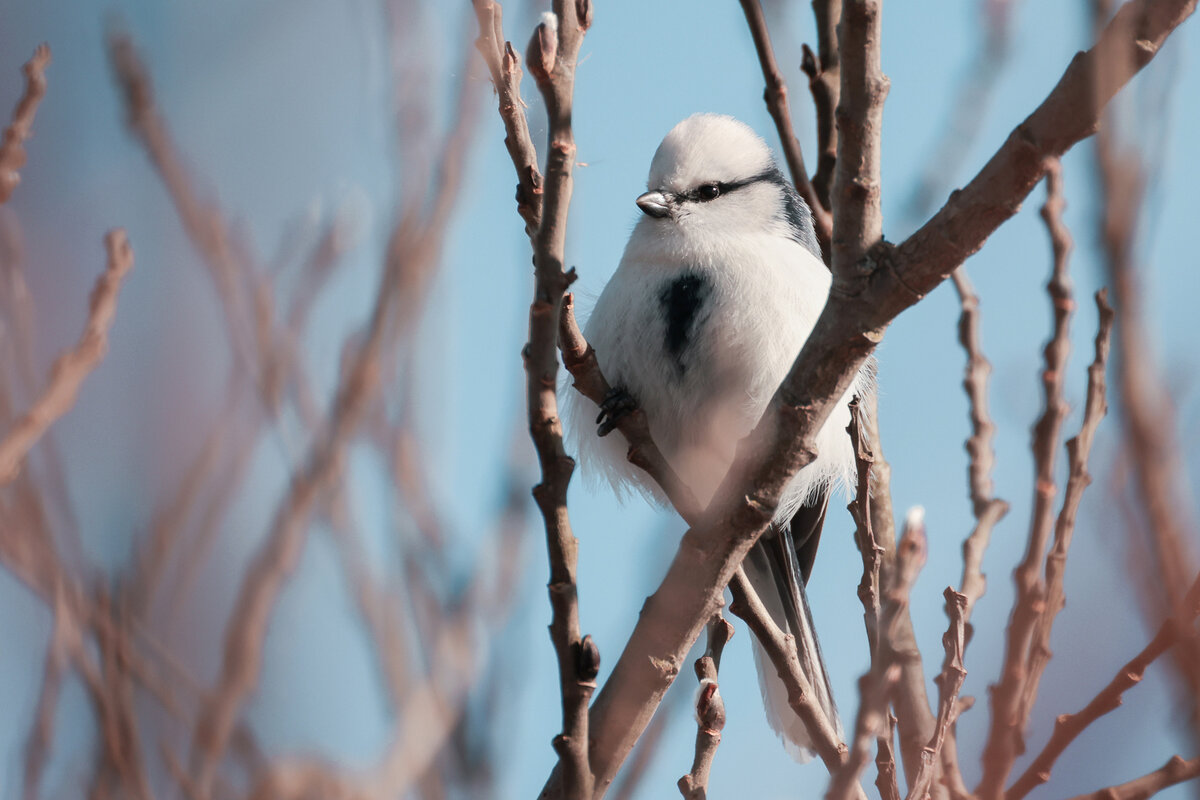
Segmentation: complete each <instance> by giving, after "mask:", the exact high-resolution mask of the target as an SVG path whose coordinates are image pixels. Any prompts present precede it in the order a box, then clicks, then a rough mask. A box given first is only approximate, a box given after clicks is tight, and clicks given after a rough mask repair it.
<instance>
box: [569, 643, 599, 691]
mask: <svg viewBox="0 0 1200 800" xmlns="http://www.w3.org/2000/svg"><path fill="white" fill-rule="evenodd" d="M575 674H576V675H578V676H579V680H581V681H583V682H585V683H591V682H593V681H595V680H596V676H597V675H599V674H600V648H598V647H596V643H595V641H593V640H592V636H591V634H588V635H587V636H584V637H583V641H581V642H580V643H579V654H578V656H577V658H576V661H575Z"/></svg>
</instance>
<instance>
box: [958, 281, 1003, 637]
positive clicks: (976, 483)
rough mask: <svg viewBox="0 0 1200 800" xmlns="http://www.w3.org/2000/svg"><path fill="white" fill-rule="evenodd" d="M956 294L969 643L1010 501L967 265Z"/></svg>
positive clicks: (964, 582)
mask: <svg viewBox="0 0 1200 800" xmlns="http://www.w3.org/2000/svg"><path fill="white" fill-rule="evenodd" d="M950 277H951V278H952V279H953V280H954V288H955V289H956V290H957V291H958V298H959V302H960V303H961V304H962V312H961V313H960V315H959V318H958V341H959V342H960V343H961V344H962V346H963V349H964V350H966V351H967V367H966V370H965V373H964V375H963V389H964V390H965V391H966V393H967V400H968V401H969V404H970V408H971V437H970V438H969V439H967V444H966V448H967V453H968V454H969V455H970V457H971V464H970V470H969V476H970V478H969V484H970V492H971V507H972V509H973V510H974V514H975V529H974V530H972V531H971V534H970V536H968V537H967V539H966V540H965V541H964V542H963V574H962V589H961V591H962V594H963V596H964V597H966V598H967V600H966V607H965V608H964V609H963V619H964V620H965V621H966V625H967V641H968V642H969V641H970V640H971V623H970V619H971V611H972V610H973V609H974V607H975V603H976V602H977V601H978V600H979V598H981V597H983V594H984V592H985V591H987V579H986V576H985V575H984V574H983V554H984V552H985V551H986V550H987V546H988V542H989V541H990V540H991V538H992V529H993V528H994V527H995V526H996V524H997V523H999V522H1000V520H1001V519H1003V518H1004V515H1005V514H1007V513H1008V503H1006V502H1005V501H1003V500H1001V499H999V498H997V497H994V496H993V495H992V476H991V472H992V467H993V465H994V463H995V451H994V450H993V449H992V439H993V437H994V436H995V433H996V426H995V424H993V422H992V419H991V416H990V415H989V413H988V398H987V381H988V375H989V374H990V373H991V371H992V365H991V364H990V363H989V362H988V360H987V358H986V357H985V356H984V355H983V346H982V342H981V335H980V323H979V296H978V295H977V294H975V290H974V288H973V287H972V286H971V281H970V279H969V278H968V277H967V271H966V267H959V268H958V269H956V270H954V272H953V273H952V274H951V276H950Z"/></svg>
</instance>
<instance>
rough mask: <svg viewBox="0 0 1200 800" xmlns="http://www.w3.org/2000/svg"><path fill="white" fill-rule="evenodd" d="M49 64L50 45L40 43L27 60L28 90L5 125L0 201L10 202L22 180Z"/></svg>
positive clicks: (0, 149)
mask: <svg viewBox="0 0 1200 800" xmlns="http://www.w3.org/2000/svg"><path fill="white" fill-rule="evenodd" d="M49 64H50V45H48V44H39V45H38V46H37V49H36V50H34V51H33V57H32V58H30V59H29V60H28V61H26V62H25V66H24V67H22V70H21V71H22V72H24V73H25V93H24V94H23V95H21V99H20V100H18V101H17V106H16V108H14V109H13V115H12V122H11V123H9V125H8V127H7V128H5V129H4V140H3V142H0V203H7V202H8V199H9V198H10V197H12V193H13V191H14V190H16V188H17V186H18V185H19V184H20V183H21V173H20V172H19V170H20V169H21V167H23V166H25V140H26V139H28V138H29V134H30V133H32V132H33V118H34V116H35V115H36V114H37V108H38V104H39V103H40V102H42V97H43V96H45V94H46V67H47V66H48V65H49Z"/></svg>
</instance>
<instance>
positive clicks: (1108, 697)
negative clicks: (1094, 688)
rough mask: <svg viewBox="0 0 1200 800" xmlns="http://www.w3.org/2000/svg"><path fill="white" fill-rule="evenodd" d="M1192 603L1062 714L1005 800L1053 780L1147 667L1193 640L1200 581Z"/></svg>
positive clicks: (1194, 587) (1193, 590)
mask: <svg viewBox="0 0 1200 800" xmlns="http://www.w3.org/2000/svg"><path fill="white" fill-rule="evenodd" d="M1188 597H1189V599H1190V601H1191V609H1192V611H1191V613H1190V614H1189V615H1188V616H1187V617H1184V618H1183V619H1176V618H1171V619H1168V620H1167V621H1165V622H1164V623H1163V624H1162V625H1161V626H1160V627H1159V629H1158V633H1156V634H1155V635H1154V638H1153V639H1152V640H1150V643H1149V644H1148V645H1146V646H1145V647H1144V648H1142V651H1141V652H1140V653H1138V654H1137V655H1136V656H1134V657H1133V659H1132V660H1131V661H1130V662H1129V663H1128V664H1126V665H1125V666H1123V667H1121V669H1120V670H1119V671H1118V672H1117V674H1116V676H1114V677H1113V679H1112V680H1111V681H1109V683H1108V685H1107V686H1105V687H1104V688H1103V689H1101V690H1100V692H1099V693H1098V694H1097V695H1096V696H1095V697H1093V698H1092V700H1091V702H1089V703H1088V704H1087V705H1086V706H1084V707H1083V708H1082V709H1080V710H1079V711H1077V712H1075V713H1074V714H1062V715H1060V716H1059V717H1058V718H1057V719H1056V720H1055V721H1054V733H1052V734H1051V735H1050V740H1049V741H1048V742H1046V746H1045V747H1044V748H1042V752H1040V753H1038V755H1037V758H1035V759H1034V760H1033V763H1031V764H1030V765H1029V767H1028V768H1027V769H1026V770H1025V772H1024V773H1023V774H1022V775H1021V777H1020V778H1018V779H1017V781H1016V782H1015V783H1014V784H1013V785H1012V786H1011V787H1009V789H1008V791H1006V792H1005V793H1004V799H1005V800H1021V798H1023V797H1024V796H1025V795H1027V794H1029V793H1030V792H1031V791H1033V790H1034V789H1036V788H1037V787H1038V786H1041V785H1042V784H1043V783H1045V782H1046V781H1048V780H1050V770H1051V769H1052V768H1053V767H1054V763H1055V762H1056V761H1058V757H1059V756H1061V755H1062V754H1063V752H1064V751H1065V750H1066V749H1067V747H1068V746H1070V744H1071V742H1073V741H1075V739H1076V738H1077V737H1078V736H1079V734H1081V733H1083V732H1084V731H1085V730H1086V729H1087V727H1088V726H1089V725H1091V724H1092V723H1093V722H1095V721H1096V720H1097V719H1099V718H1100V717H1102V716H1104V715H1105V714H1107V713H1109V712H1110V711H1114V710H1116V709H1117V707H1119V706H1120V705H1121V699H1122V696H1123V695H1124V694H1125V691H1126V690H1128V689H1132V688H1133V687H1134V686H1137V685H1138V684H1139V683H1141V681H1142V676H1143V675H1144V674H1145V673H1146V667H1148V666H1150V665H1151V664H1152V663H1154V661H1155V660H1156V659H1157V658H1158V657H1159V656H1161V655H1162V654H1163V653H1165V652H1167V651H1168V650H1170V649H1171V648H1172V647H1173V646H1174V645H1175V644H1176V643H1177V642H1179V641H1180V640H1181V639H1182V638H1183V637H1185V636H1190V635H1192V634H1191V631H1190V628H1191V625H1192V623H1193V622H1194V621H1195V618H1196V613H1195V610H1196V600H1197V598H1200V577H1197V579H1196V581H1195V582H1194V583H1193V584H1192V588H1191V589H1190V590H1189V591H1188Z"/></svg>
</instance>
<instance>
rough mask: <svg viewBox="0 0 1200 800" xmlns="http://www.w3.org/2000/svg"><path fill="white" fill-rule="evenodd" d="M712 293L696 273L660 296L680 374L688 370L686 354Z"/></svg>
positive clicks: (673, 283) (666, 288) (668, 343)
mask: <svg viewBox="0 0 1200 800" xmlns="http://www.w3.org/2000/svg"><path fill="white" fill-rule="evenodd" d="M708 292H709V285H708V282H707V281H706V280H705V279H704V278H703V277H701V276H699V275H696V274H695V273H689V274H687V275H683V276H681V277H679V278H676V279H675V280H673V281H671V282H670V283H668V284H667V285H666V286H664V287H663V288H662V291H660V292H659V293H658V301H659V303H660V304H661V305H662V310H663V316H665V317H666V320H667V332H666V346H667V353H668V354H670V356H671V357H672V358H673V359H674V361H675V367H676V368H677V369H678V370H679V372H680V374H683V372H684V371H685V369H686V368H685V366H684V363H683V355H684V353H685V352H686V351H687V349H688V346H689V344H690V343H691V338H692V333H693V331H694V329H695V327H696V321H697V318H698V317H699V315H700V310H701V308H702V307H703V305H704V300H705V298H706V297H707V295H708Z"/></svg>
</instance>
